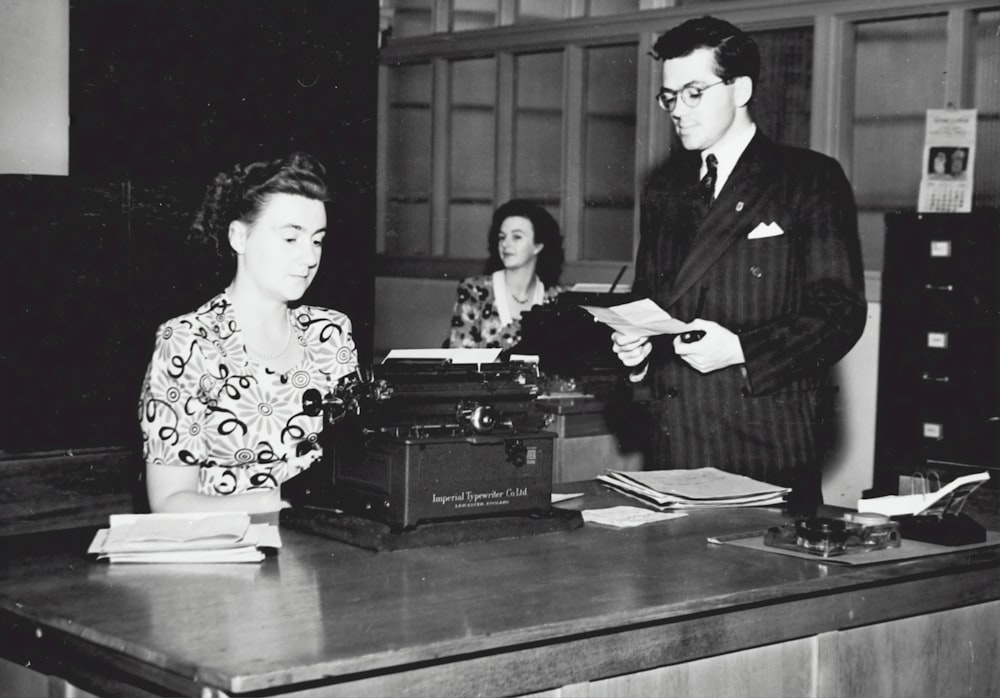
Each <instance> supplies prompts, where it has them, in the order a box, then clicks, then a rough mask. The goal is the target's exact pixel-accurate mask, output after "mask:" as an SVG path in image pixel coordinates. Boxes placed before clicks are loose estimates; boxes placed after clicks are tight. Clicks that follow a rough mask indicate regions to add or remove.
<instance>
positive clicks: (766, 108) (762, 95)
mask: <svg viewBox="0 0 1000 698" xmlns="http://www.w3.org/2000/svg"><path fill="white" fill-rule="evenodd" d="M753 38H754V41H756V42H757V44H758V45H759V46H760V58H761V66H760V79H759V80H758V81H757V83H758V84H757V90H756V94H755V95H754V99H753V102H752V105H753V106H752V107H751V109H752V111H753V115H754V120H755V121H756V122H757V124H758V126H760V128H761V130H762V131H763V132H764V133H766V134H767V135H768V136H769V137H770V138H773V139H774V140H775V141H778V142H779V143H785V144H787V145H795V146H799V147H801V148H808V147H809V141H810V135H809V128H810V122H809V115H810V113H811V111H812V55H813V30H812V27H799V28H794V29H779V30H776V31H761V32H754V33H753Z"/></svg>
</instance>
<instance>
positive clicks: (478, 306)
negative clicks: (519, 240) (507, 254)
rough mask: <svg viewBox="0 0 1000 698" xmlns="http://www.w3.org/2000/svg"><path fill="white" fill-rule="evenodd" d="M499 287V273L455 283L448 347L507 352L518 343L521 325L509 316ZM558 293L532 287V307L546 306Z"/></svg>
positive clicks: (501, 282) (509, 313)
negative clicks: (494, 349)
mask: <svg viewBox="0 0 1000 698" xmlns="http://www.w3.org/2000/svg"><path fill="white" fill-rule="evenodd" d="M503 283H504V282H503V270H500V271H497V272H494V273H493V274H492V275H489V276H470V277H467V278H465V279H462V280H461V281H460V282H459V284H458V298H457V299H456V301H455V309H454V311H453V312H452V317H451V335H450V337H449V338H448V346H449V347H452V348H485V349H491V348H496V349H510V348H511V347H513V346H515V345H517V344H518V342H520V341H521V321H520V320H515V319H514V318H513V317H512V316H511V312H510V308H509V307H508V305H507V294H506V289H505V288H504V287H503ZM498 289H503V291H502V292H498ZM561 292H562V287H560V286H552V287H550V288H545V287H544V286H542V284H541V283H538V284H535V297H534V299H533V302H532V305H540V304H542V303H548V302H549V301H551V300H553V299H555V298H556V296H558V295H559V294H560V293H561Z"/></svg>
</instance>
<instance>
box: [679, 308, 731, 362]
mask: <svg viewBox="0 0 1000 698" xmlns="http://www.w3.org/2000/svg"><path fill="white" fill-rule="evenodd" d="M688 327H689V328H690V329H691V330H700V331H701V332H704V335H703V336H702V338H701V339H699V340H698V341H696V342H685V341H684V340H683V337H681V336H678V337H674V353H675V354H677V356H679V357H680V358H681V360H682V361H684V362H685V363H687V364H688V365H689V366H690V367H691V368H693V369H694V370H696V371H699V372H700V373H711V372H712V371H718V370H719V369H722V368H728V367H729V366H739V365H740V364H743V363H746V359H745V358H744V357H743V345H742V344H740V338H739V337H737V336H736V335H735V334H734V333H733V332H732V331H730V330H727V329H726V328H725V327H723V326H722V325H720V324H719V323H717V322H712V321H711V320H702V319H695V320H692V321H691V322H689V323H688Z"/></svg>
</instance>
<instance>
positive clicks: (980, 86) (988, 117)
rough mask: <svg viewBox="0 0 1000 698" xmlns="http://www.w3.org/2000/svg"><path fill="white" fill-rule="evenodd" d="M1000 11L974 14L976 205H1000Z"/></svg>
mask: <svg viewBox="0 0 1000 698" xmlns="http://www.w3.org/2000/svg"><path fill="white" fill-rule="evenodd" d="M998 37H1000V11H991V12H981V13H979V14H978V15H976V47H975V51H976V76H975V92H974V95H975V102H974V104H975V106H976V107H977V108H978V109H979V120H978V121H979V122H978V124H977V127H976V164H975V170H974V172H973V176H974V177H975V196H974V198H973V204H974V205H975V206H1000V87H998V86H1000V39H998Z"/></svg>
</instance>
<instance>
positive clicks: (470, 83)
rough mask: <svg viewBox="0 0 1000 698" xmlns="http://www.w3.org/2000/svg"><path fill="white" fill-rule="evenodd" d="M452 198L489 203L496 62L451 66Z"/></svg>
mask: <svg viewBox="0 0 1000 698" xmlns="http://www.w3.org/2000/svg"><path fill="white" fill-rule="evenodd" d="M451 99H452V102H451V129H450V134H449V138H450V140H451V142H450V148H449V150H450V153H451V198H452V199H474V200H479V201H492V199H493V171H494V166H493V163H494V142H495V140H496V118H495V114H494V104H495V103H496V61H495V59H493V58H482V59H476V60H464V61H454V62H452V64H451Z"/></svg>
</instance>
